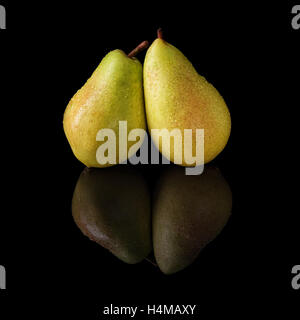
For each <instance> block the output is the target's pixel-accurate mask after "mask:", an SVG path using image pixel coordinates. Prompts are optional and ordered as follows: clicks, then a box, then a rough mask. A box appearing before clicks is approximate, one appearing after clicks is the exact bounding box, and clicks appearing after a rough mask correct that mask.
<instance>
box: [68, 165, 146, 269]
mask: <svg viewBox="0 0 300 320" xmlns="http://www.w3.org/2000/svg"><path fill="white" fill-rule="evenodd" d="M72 213H73V217H74V220H75V222H76V224H77V225H78V227H79V228H80V229H81V231H82V232H83V233H84V234H85V235H86V236H88V237H89V238H90V239H91V240H93V241H95V242H97V243H99V244H100V245H102V246H103V247H105V248H107V249H109V250H110V251H111V252H112V253H113V254H114V255H115V256H117V257H118V258H119V259H121V260H123V261H124V262H127V263H132V264H133V263H137V262H140V261H141V260H143V259H144V258H145V257H147V255H148V254H149V253H150V252H151V249H152V244H151V214H150V195H149V191H148V189H147V185H146V182H145V180H144V178H143V177H142V176H141V175H140V174H139V173H138V172H137V171H136V170H135V169H133V168H128V167H125V166H121V167H120V166H117V167H112V168H107V169H106V170H101V169H87V168H86V169H85V170H84V171H83V172H82V174H81V176H80V178H79V180H78V182H77V185H76V188H75V191H74V195H73V201H72Z"/></svg>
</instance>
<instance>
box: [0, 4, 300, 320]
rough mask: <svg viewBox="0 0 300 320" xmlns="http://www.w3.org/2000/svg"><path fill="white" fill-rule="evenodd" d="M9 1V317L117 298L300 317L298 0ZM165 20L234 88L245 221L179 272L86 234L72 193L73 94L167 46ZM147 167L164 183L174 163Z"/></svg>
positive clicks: (237, 194) (225, 169)
mask: <svg viewBox="0 0 300 320" xmlns="http://www.w3.org/2000/svg"><path fill="white" fill-rule="evenodd" d="M1 4H3V5H6V8H7V12H8V20H7V27H8V28H7V30H5V31H4V32H2V30H1V32H0V42H1V44H0V57H1V61H0V63H1V70H0V88H1V89H0V90H1V91H0V92H1V96H0V99H1V101H0V105H1V120H2V121H1V123H2V125H1V129H0V130H1V137H2V139H1V150H2V152H1V154H2V156H1V159H2V161H3V166H2V168H3V169H2V184H3V186H4V188H2V190H3V191H2V198H3V200H2V205H3V206H2V210H1V214H0V216H1V225H0V230H1V231H0V265H5V266H6V269H7V288H8V289H7V290H6V291H5V292H1V291H0V302H1V303H2V302H3V305H4V306H5V307H3V309H0V312H4V310H6V311H8V312H9V317H7V319H10V318H13V317H14V315H16V316H17V315H18V317H19V316H20V315H27V314H29V315H31V317H33V318H39V319H40V318H43V315H44V314H51V315H55V316H56V317H59V318H60V317H66V318H70V319H72V318H73V317H74V316H78V317H79V318H82V319H85V320H87V319H98V318H100V316H101V311H102V309H103V306H104V305H107V304H111V303H113V304H122V305H126V304H129V305H137V304H140V305H143V304H153V303H156V304H177V303H179V304H189V303H195V304H199V306H200V307H199V309H198V314H199V315H200V316H201V315H204V314H206V313H207V314H208V315H210V316H213V315H214V314H215V313H221V314H224V313H226V314H227V315H233V314H234V315H239V316H241V317H243V316H244V315H245V314H249V313H251V314H253V315H255V316H258V315H270V314H271V313H276V314H277V313H279V311H281V310H283V312H284V314H283V315H284V316H285V318H289V317H288V315H287V314H288V313H290V312H292V310H293V309H294V308H295V306H296V302H297V301H298V304H299V292H296V291H295V290H292V288H291V285H290V282H291V278H292V277H291V269H292V267H293V266H294V265H295V264H299V263H300V262H299V251H300V250H299V243H300V241H299V240H300V239H299V212H298V211H299V210H298V209H297V207H298V206H297V199H298V195H297V193H298V188H297V187H296V189H295V185H297V181H298V175H299V173H298V169H297V164H298V161H297V160H298V156H297V152H296V151H297V145H298V142H297V138H296V137H297V134H298V132H297V131H298V129H297V128H298V123H297V117H296V109H297V107H298V105H299V99H298V98H299V97H298V95H299V94H298V91H299V76H297V75H299V66H298V65H299V63H298V62H299V38H300V31H299V32H295V31H294V30H292V29H291V27H290V9H291V8H290V6H288V5H284V6H282V7H281V8H280V7H276V5H275V4H274V5H272V6H270V7H269V6H267V5H266V6H265V7H264V6H263V5H262V4H259V5H255V4H252V3H251V4H247V5H246V4H244V5H242V4H236V5H232V6H230V5H229V4H228V3H224V4H222V5H220V4H216V3H211V4H205V3H201V4H200V5H199V7H198V8H196V6H195V7H194V5H189V4H187V3H181V4H175V3H172V4H170V5H169V6H168V7H166V8H162V6H161V5H160V4H158V3H148V4H145V3H142V2H141V3H140V4H137V5H134V4H133V3H128V2H125V3H123V4H122V5H120V7H118V6H119V5H117V4H114V5H113V6H112V5H107V4H103V3H100V2H99V3H98V4H96V3H93V4H87V3H82V4H75V3H73V4H70V5H68V6H65V7H62V5H61V4H44V3H42V2H39V3H35V4H33V3H22V4H12V3H9V4H8V3H7V4H6V3H5V1H2V2H1ZM158 27H162V28H163V29H164V36H165V38H166V40H167V41H168V42H170V43H172V44H173V45H175V46H176V47H177V48H179V49H180V50H181V51H182V52H183V53H184V54H185V55H186V56H187V57H188V58H189V60H190V61H191V62H192V63H193V65H194V66H195V68H196V69H197V71H198V72H199V73H200V74H202V75H204V76H205V77H206V78H207V79H208V80H209V81H210V82H211V83H213V84H214V85H215V87H216V88H217V89H218V90H219V91H220V92H221V94H222V95H223V97H224V99H225V100H226V102H227V104H228V106H229V109H230V112H231V115H232V123H233V126H232V134H231V138H230V141H229V143H228V145H227V147H226V149H225V150H224V152H223V153H222V154H221V155H220V156H219V157H218V158H217V159H216V160H215V161H214V162H213V164H214V165H216V166H218V167H219V168H220V169H221V171H222V174H223V175H224V177H225V178H226V180H227V181H228V183H229V185H230V187H231V189H232V193H233V212H232V217H231V218H230V220H229V222H228V224H227V225H226V227H225V228H224V230H223V232H222V234H221V235H220V236H219V237H218V238H217V239H216V240H215V241H214V242H212V243H211V244H210V245H209V246H208V247H207V248H205V249H204V251H203V252H202V254H201V256H200V257H199V258H198V259H197V261H196V262H195V263H194V264H193V265H191V266H190V267H189V268H187V269H186V270H184V271H182V272H180V273H178V274H175V275H173V276H165V275H163V274H161V273H160V272H159V271H158V270H157V269H156V268H155V267H153V266H152V265H151V264H150V263H148V262H146V261H145V262H142V263H141V264H138V265H134V266H132V265H126V264H124V263H123V262H121V261H119V260H118V259H117V258H115V257H114V256H113V255H111V254H110V253H109V252H108V251H106V250H104V249H102V248H101V247H100V246H98V245H97V244H95V243H93V242H91V241H89V240H88V239H87V238H85V237H83V236H82V234H81V232H80V231H79V229H78V228H77V227H76V225H75V224H74V222H73V219H72V215H71V199H72V194H73V190H74V187H75V184H76V181H77V179H78V177H79V175H80V173H81V171H82V170H83V168H84V166H83V165H81V164H80V163H79V162H78V161H77V160H76V159H75V157H74V156H73V154H72V152H71V150H70V148H69V145H68V143H67V140H66V138H65V136H64V132H63V129H62V117H63V112H64V109H65V107H66V105H67V103H68V101H69V99H70V98H71V97H72V96H73V94H74V93H75V92H76V90H78V89H79V88H80V86H82V85H83V84H84V83H85V81H86V80H87V78H88V77H89V76H90V74H91V73H92V72H93V71H94V69H95V67H96V66H97V65H98V63H99V62H100V61H101V59H102V57H103V56H104V55H105V54H106V53H107V52H108V51H110V50H113V49H116V48H119V49H123V50H124V51H125V52H130V51H131V50H132V49H133V48H134V47H136V45H137V44H138V43H140V42H141V41H143V40H146V39H147V40H149V41H152V40H154V39H155V35H156V29H157V28H158ZM297 48H298V49H297ZM143 57H144V54H140V55H139V59H140V60H141V61H142V60H143ZM139 170H141V171H142V172H143V174H144V175H145V177H146V178H147V179H148V181H149V183H150V185H151V184H152V183H153V184H154V183H155V177H156V174H157V173H158V172H159V171H160V170H161V166H154V167H153V166H152V167H149V166H140V167H139ZM240 308H242V311H240ZM241 312H242V313H241ZM0 317H1V315H0ZM158 318H159V317H158Z"/></svg>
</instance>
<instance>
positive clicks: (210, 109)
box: [144, 30, 231, 166]
mask: <svg viewBox="0 0 300 320" xmlns="http://www.w3.org/2000/svg"><path fill="white" fill-rule="evenodd" d="M144 93H145V104H146V114H147V124H148V128H149V129H150V130H153V129H158V130H161V129H168V130H169V132H171V131H172V130H173V129H178V130H180V131H179V132H180V134H181V135H182V137H183V136H184V135H183V134H184V129H192V130H193V135H194V137H193V142H192V144H191V146H190V145H187V144H186V148H187V150H188V152H189V153H191V154H193V156H195V150H196V139H195V130H196V129H204V155H203V152H202V157H201V154H199V156H197V155H196V156H197V157H199V159H197V160H198V163H197V165H200V164H203V162H204V163H207V162H209V161H211V160H213V159H214V158H215V157H216V156H217V155H218V154H219V153H220V152H221V151H222V150H223V149H224V147H225V145H226V143H227V141H228V139H229V136H230V130H231V119H230V113H229V111H228V108H227V106H226V103H225V101H224V99H223V98H222V96H221V95H220V94H219V92H218V91H217V90H216V89H215V88H214V87H213V85H211V84H210V83H209V82H207V81H206V79H205V78H204V77H202V76H200V75H199V74H198V73H197V71H196V70H195V69H194V67H193V65H192V64H191V63H190V62H189V60H188V59H187V58H186V57H185V56H184V55H183V54H182V53H181V52H180V51H179V50H178V49H177V48H175V47H174V46H172V45H171V44H169V43H167V42H166V41H165V40H163V39H162V34H161V30H159V31H158V38H157V39H156V40H155V41H154V42H153V43H152V45H151V46H150V48H149V49H148V51H147V54H146V58H145V62H144ZM161 137H162V138H163V139H164V138H168V137H167V136H166V133H162V134H161ZM152 138H153V141H154V143H155V145H156V147H157V148H158V149H159V150H160V151H161V153H162V154H163V155H164V156H165V157H166V158H167V159H168V160H171V161H172V162H174V163H177V164H181V165H184V166H194V165H196V161H195V163H192V164H191V163H190V162H186V158H185V157H184V147H185V144H184V139H183V138H182V142H179V143H178V142H177V143H174V144H172V143H171V145H170V153H168V152H166V151H165V150H166V149H168V148H166V149H164V145H165V146H167V144H166V143H164V142H163V141H164V140H163V139H162V141H160V139H161V138H160V136H159V135H158V136H156V135H155V136H154V135H153V133H152ZM186 154H187V152H186ZM200 157H201V158H200ZM176 159H179V162H178V161H177V160H176ZM181 159H182V163H180V160H181ZM203 160H204V161H203Z"/></svg>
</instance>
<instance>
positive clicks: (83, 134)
mask: <svg viewBox="0 0 300 320" xmlns="http://www.w3.org/2000/svg"><path fill="white" fill-rule="evenodd" d="M145 47H147V41H144V42H143V43H142V44H141V45H139V46H138V47H137V48H136V49H135V50H133V51H132V52H131V53H130V54H129V55H128V56H127V55H126V54H125V53H124V52H123V51H121V50H114V51H111V52H109V53H108V54H107V55H106V56H105V57H104V58H103V60H102V61H101V63H100V65H99V66H98V67H97V69H96V70H95V72H94V73H93V74H92V76H91V78H90V79H89V80H88V81H87V82H86V84H85V85H84V86H83V87H82V88H81V89H80V90H79V91H78V92H77V93H76V94H75V96H74V97H73V98H72V100H71V101H70V102H69V104H68V106H67V108H66V111H65V114H64V120H63V126H64V131H65V134H66V136H67V139H68V141H69V143H70V146H71V148H72V151H73V153H74V155H75V156H76V157H77V159H78V160H80V161H81V162H82V163H84V164H85V165H86V166H87V167H107V166H110V165H113V164H117V163H122V162H123V161H125V160H127V158H130V156H132V155H133V154H134V153H135V152H136V151H137V150H138V148H139V147H140V145H141V144H142V142H143V141H142V140H143V139H142V138H140V140H139V141H138V142H134V141H129V142H128V143H127V148H125V150H124V148H123V149H122V150H121V151H120V152H119V142H120V141H119V140H120V139H119V121H127V132H125V134H123V136H121V138H122V139H124V138H125V139H127V133H128V132H130V131H131V130H133V129H143V130H145V129H146V117H145V108H144V94H143V72H142V65H141V63H140V62H139V61H138V60H137V59H136V58H135V57H134V55H135V54H137V53H138V52H139V51H140V50H142V49H144V48H145ZM102 129H110V130H112V131H113V132H114V133H115V140H113V139H112V140H111V141H107V140H109V139H107V140H105V138H104V137H101V138H98V137H97V134H98V132H99V130H102ZM125 135H126V136H125ZM101 139H102V140H101ZM108 142H109V144H108V145H107V150H105V152H103V154H102V156H101V154H100V153H98V155H97V156H96V154H97V151H98V150H99V147H100V146H101V145H104V144H107V143H108ZM109 147H111V148H112V150H113V149H114V148H115V152H114V153H112V158H113V159H114V160H113V161H106V160H107V159H106V152H107V153H109V152H110V151H109V150H108V149H109ZM102 151H103V150H102ZM99 158H100V160H99Z"/></svg>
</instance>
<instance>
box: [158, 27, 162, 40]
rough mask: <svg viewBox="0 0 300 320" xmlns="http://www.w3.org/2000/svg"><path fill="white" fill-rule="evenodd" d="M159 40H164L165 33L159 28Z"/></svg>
mask: <svg viewBox="0 0 300 320" xmlns="http://www.w3.org/2000/svg"><path fill="white" fill-rule="evenodd" d="M157 38H159V39H163V31H162V28H159V29H158V30H157Z"/></svg>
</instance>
